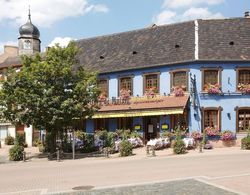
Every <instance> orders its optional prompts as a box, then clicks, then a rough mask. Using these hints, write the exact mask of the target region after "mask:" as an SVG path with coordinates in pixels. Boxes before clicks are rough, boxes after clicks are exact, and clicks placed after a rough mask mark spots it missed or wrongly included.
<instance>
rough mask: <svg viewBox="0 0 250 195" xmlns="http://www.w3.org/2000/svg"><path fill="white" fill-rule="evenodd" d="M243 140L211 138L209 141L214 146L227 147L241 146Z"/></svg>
mask: <svg viewBox="0 0 250 195" xmlns="http://www.w3.org/2000/svg"><path fill="white" fill-rule="evenodd" d="M240 141H241V140H230V141H222V140H209V143H211V144H212V145H213V147H214V148H225V147H240V143H241V142H240Z"/></svg>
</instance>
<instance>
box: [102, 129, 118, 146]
mask: <svg viewBox="0 0 250 195" xmlns="http://www.w3.org/2000/svg"><path fill="white" fill-rule="evenodd" d="M116 138H117V134H116V133H114V132H108V136H107V140H106V142H105V143H104V147H109V148H111V149H114V148H115V140H116Z"/></svg>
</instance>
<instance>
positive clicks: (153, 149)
mask: <svg viewBox="0 0 250 195" xmlns="http://www.w3.org/2000/svg"><path fill="white" fill-rule="evenodd" d="M152 156H156V155H155V147H154V146H152Z"/></svg>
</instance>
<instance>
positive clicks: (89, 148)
mask: <svg viewBox="0 0 250 195" xmlns="http://www.w3.org/2000/svg"><path fill="white" fill-rule="evenodd" d="M84 136H85V138H84V144H83V146H82V147H81V148H80V152H82V153H88V152H94V151H96V150H97V148H96V147H95V144H94V135H93V134H89V133H85V135H84Z"/></svg>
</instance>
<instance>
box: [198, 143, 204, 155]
mask: <svg viewBox="0 0 250 195" xmlns="http://www.w3.org/2000/svg"><path fill="white" fill-rule="evenodd" d="M202 145H203V144H202V141H199V152H200V153H202Z"/></svg>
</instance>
